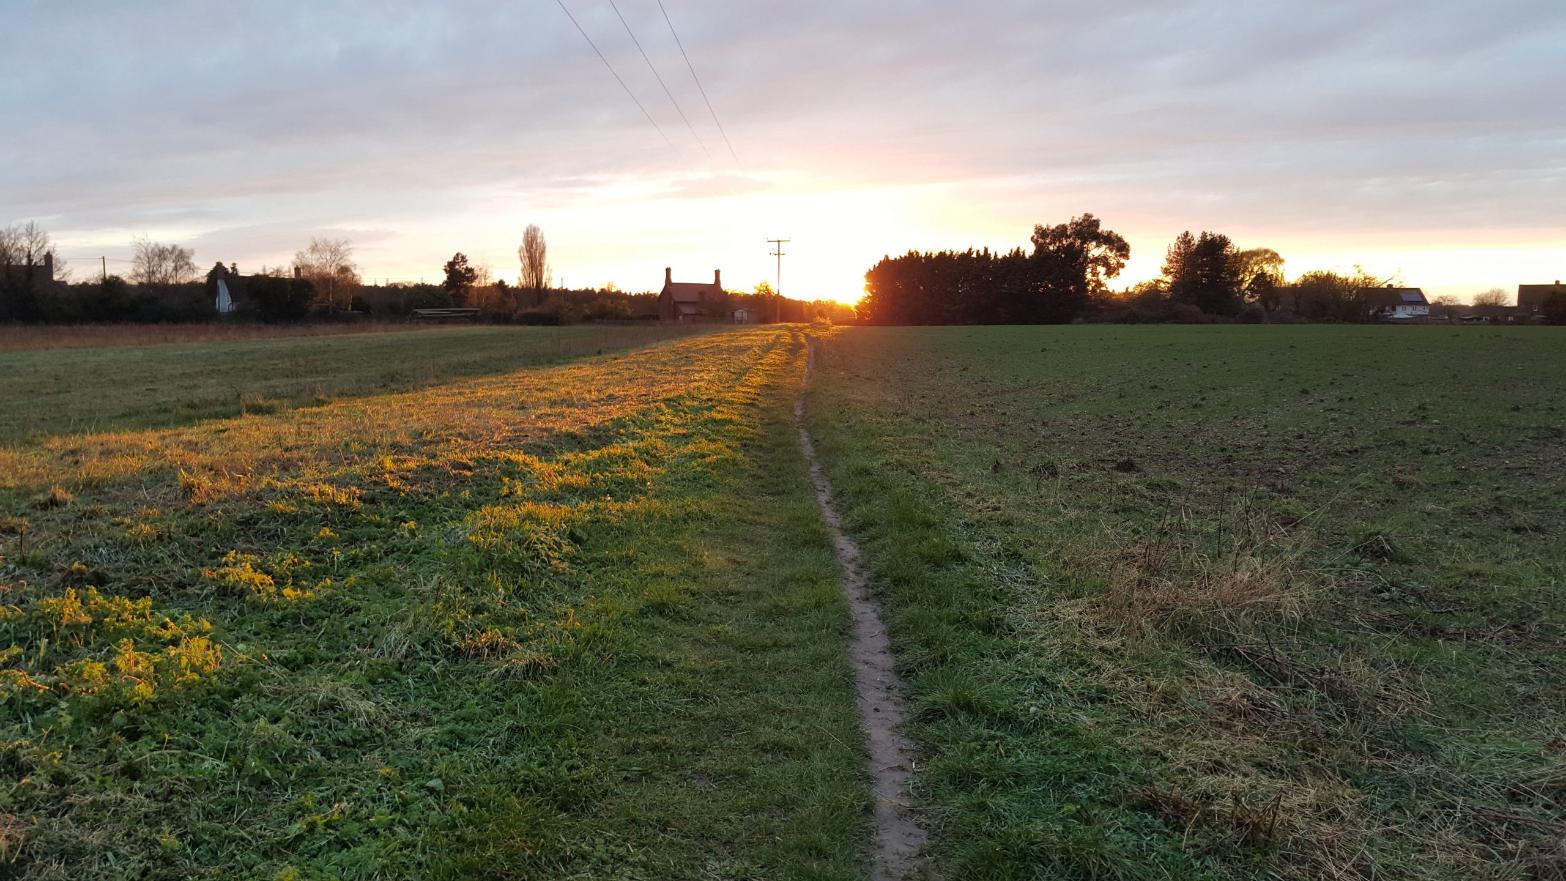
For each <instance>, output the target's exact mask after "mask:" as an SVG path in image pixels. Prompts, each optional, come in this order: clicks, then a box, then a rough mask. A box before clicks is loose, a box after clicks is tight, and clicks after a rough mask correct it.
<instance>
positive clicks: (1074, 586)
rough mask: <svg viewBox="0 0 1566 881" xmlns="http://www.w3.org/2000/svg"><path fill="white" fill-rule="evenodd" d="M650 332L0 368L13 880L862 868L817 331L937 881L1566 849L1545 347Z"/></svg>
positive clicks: (1436, 873) (54, 358)
mask: <svg viewBox="0 0 1566 881" xmlns="http://www.w3.org/2000/svg"><path fill="white" fill-rule="evenodd" d="M660 333H665V334H666V332H662V331H657V330H654V329H642V328H617V329H610V330H605V329H603V328H567V329H564V330H563V331H556V330H555V329H523V328H484V329H478V328H461V329H444V330H430V331H413V332H407V333H398V334H386V335H378V334H354V335H350V336H343V337H331V338H321V339H316V338H306V339H271V340H250V341H239V342H222V343H201V344H180V345H146V346H137V347H101V348H80V349H69V350H64V349H61V350H55V351H39V352H11V353H5V354H0V367H5V368H6V370H4V371H0V373H3V374H4V376H3V378H0V414H3V415H0V877H19V878H25V879H67V878H69V879H90V881H96V879H120V878H147V879H175V878H180V879H185V878H208V877H236V878H265V879H273V878H279V879H337V878H341V879H383V878H384V879H404V878H406V879H416V878H417V879H422V878H451V879H456V878H517V879H555V878H570V879H602V881H611V879H613V881H642V879H647V881H652V879H690V881H696V879H757V881H760V879H815V881H823V879H864V878H866V877H868V876H869V871H870V866H869V861H868V859H867V857H866V853H867V842H868V840H869V837H870V834H871V818H870V804H871V797H870V787H869V772H868V771H867V769H866V768H865V761H864V745H863V737H862V735H861V732H860V730H859V725H858V717H857V715H856V709H855V695H854V690H853V679H852V669H851V667H850V661H849V652H848V642H849V625H848V620H847V619H848V613H847V609H846V606H845V603H844V600H843V599H842V597H841V595H840V591H839V586H838V577H839V572H838V569H837V564H836V561H835V558H834V556H833V551H832V542H831V537H830V534H829V532H828V531H827V530H826V528H825V527H824V525H823V523H822V522H821V517H820V513H819V510H818V508H817V506H816V500H815V498H814V495H813V491H812V487H811V484H810V481H809V478H808V476H807V469H806V463H805V461H804V460H803V458H802V455H801V453H800V450H799V446H798V435H797V433H796V430H795V426H794V423H793V417H792V407H793V404H794V401H795V400H796V398H797V397H798V396H799V394H800V392H801V387H802V382H803V381H804V379H805V366H806V361H807V351H808V347H809V345H811V343H812V341H813V343H814V345H815V346H816V359H815V365H816V370H815V372H814V373H813V375H812V378H811V380H810V381H809V384H808V386H807V388H806V391H805V418H806V422H807V424H808V425H809V426H810V428H811V430H812V432H813V433H814V434H815V436H816V438H817V446H818V449H819V452H820V453H821V455H822V458H823V464H824V465H825V469H826V472H827V474H828V475H829V476H830V477H831V479H832V481H833V482H834V484H835V486H836V490H837V494H838V496H839V499H838V504H839V506H840V508H841V509H842V510H843V511H844V512H845V513H846V515H847V526H848V528H849V531H850V532H851V533H852V534H853V535H854V536H855V537H856V538H857V539H858V540H859V542H860V543H861V544H862V545H863V548H864V552H865V560H864V562H865V564H866V566H867V568H868V569H869V572H870V574H871V576H872V578H871V583H872V589H873V591H874V593H875V595H876V596H877V598H878V599H879V600H880V602H881V603H882V604H883V606H884V614H885V616H886V619H887V623H888V625H889V628H890V631H891V635H892V639H893V646H894V649H895V651H896V653H897V656H898V664H899V667H900V668H901V670H902V672H903V673H904V675H905V678H906V679H907V681H908V683H909V689H910V694H909V700H910V702H911V708H912V711H913V713H912V717H911V718H912V720H913V721H912V725H911V730H910V732H909V733H910V734H911V735H912V736H913V737H914V739H915V740H916V742H917V743H918V745H919V746H920V747H921V748H922V751H923V753H924V759H923V761H921V762H920V763H919V764H918V766H917V768H916V774H915V785H916V792H915V796H916V802H917V806H918V808H919V809H920V810H921V811H922V812H923V813H924V814H925V816H926V817H927V818H928V822H929V825H930V827H931V833H932V836H931V840H932V849H933V851H934V855H935V856H936V858H937V860H938V865H939V869H940V872H939V876H940V877H944V878H947V879H954V881H955V879H964V881H967V879H1019V881H1020V879H1030V881H1031V879H1196V878H1203V879H1206V878H1213V879H1235V881H1239V879H1269V878H1277V879H1359V878H1364V879H1370V878H1376V879H1421V881H1425V879H1428V881H1436V879H1442V881H1445V879H1454V881H1455V879H1460V878H1463V879H1467V878H1481V879H1493V881H1501V879H1516V881H1530V879H1554V878H1559V877H1561V875H1562V873H1563V872H1566V850H1563V846H1562V836H1563V833H1566V652H1563V651H1562V650H1563V648H1566V609H1563V602H1562V599H1561V597H1562V587H1563V581H1566V504H1563V502H1562V499H1563V498H1566V492H1563V491H1566V335H1562V334H1560V333H1557V332H1555V330H1554V329H1551V328H1515V329H1500V328H1497V329H1489V328H1466V327H1465V328H1435V327H1420V328H1383V327H1319V326H1318V327H1303V326H1302V327H1242V326H1222V327H1131V328H1122V327H1057V328H1023V327H1016V328H851V329H838V330H832V329H829V328H824V327H814V328H804V327H800V326H783V327H777V328H758V329H744V330H731V331H727V332H722V333H711V334H702V335H698V336H694V337H689V338H680V339H667V338H660V337H659V336H657V334H660ZM638 334H639V335H638ZM601 351H602V353H601Z"/></svg>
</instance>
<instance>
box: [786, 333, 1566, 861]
mask: <svg viewBox="0 0 1566 881" xmlns="http://www.w3.org/2000/svg"><path fill="white" fill-rule="evenodd" d="M818 368H819V374H818V380H817V383H816V385H815V387H814V389H813V391H812V392H811V394H810V397H809V400H808V413H809V419H810V424H811V427H812V429H813V431H815V432H816V434H817V436H818V438H819V444H818V445H819V448H820V451H821V454H822V455H823V457H824V459H825V462H826V467H827V471H828V472H829V474H830V476H831V478H832V479H833V480H834V482H835V483H836V485H837V489H838V492H839V494H840V496H842V500H841V502H842V505H843V507H844V508H846V510H847V514H848V520H849V527H850V529H851V531H854V532H855V533H856V534H858V535H859V537H860V538H861V540H862V541H863V542H864V544H865V550H866V553H867V555H868V558H869V562H870V564H871V566H872V574H873V576H874V578H875V581H876V584H877V589H878V591H879V595H880V597H881V600H882V602H883V603H884V604H885V605H886V606H887V608H886V610H885V616H886V617H887V619H888V626H889V628H890V630H891V633H892V637H893V643H894V645H895V646H896V648H897V650H898V653H899V660H900V663H901V664H902V665H903V667H904V669H905V672H906V673H907V674H908V679H909V683H910V690H911V692H912V694H911V701H912V706H913V711H914V714H915V719H916V722H915V725H914V730H913V734H914V736H915V738H916V739H917V741H918V742H919V743H920V744H921V745H922V747H923V748H924V749H925V751H926V752H927V754H928V757H929V758H928V762H927V764H926V765H925V766H924V767H923V768H921V770H920V775H919V778H918V786H919V791H920V793H921V795H922V797H923V799H924V801H925V807H926V810H927V811H928V812H929V813H930V815H931V816H932V819H933V824H934V828H935V834H934V836H933V841H934V846H935V848H936V851H937V854H938V856H939V857H940V858H941V860H942V861H943V863H944V865H945V867H946V871H947V876H948V877H951V878H987V879H989V878H1008V879H1024V878H1026V879H1033V878H1234V879H1241V878H1246V879H1249V878H1300V879H1304V878H1332V879H1337V878H1367V879H1368V878H1410V879H1412V878H1417V879H1459V878H1468V879H1471V878H1485V879H1544V878H1560V877H1563V874H1566V850H1563V847H1566V845H1563V834H1566V651H1563V649H1566V643H1563V636H1566V600H1563V590H1566V335H1562V334H1559V333H1556V332H1553V331H1552V330H1550V329H1545V328H1538V329H1523V328H1519V329H1493V330H1492V329H1472V328H1457V329H1448V328H1377V327H1288V328H1247V327H1223V328H1188V327H1157V328H1154V327H1145V328H1143V327H1137V328H1110V327H1096V328H1081V327H1072V328H1021V327H1014V328H859V329H853V330H849V331H846V332H843V333H840V334H839V335H837V336H835V337H833V338H832V339H831V340H830V341H829V342H827V343H826V344H825V345H824V347H823V349H822V351H821V353H820V356H819V358H818Z"/></svg>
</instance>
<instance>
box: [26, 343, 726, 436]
mask: <svg viewBox="0 0 1566 881" xmlns="http://www.w3.org/2000/svg"><path fill="white" fill-rule="evenodd" d="M196 327H198V328H200V329H201V330H199V331H191V330H189V329H181V330H179V331H178V332H177V333H176V334H175V338H176V339H181V340H185V339H187V336H186V335H187V334H195V336H193V337H189V341H186V342H171V343H167V344H162V345H150V344H144V343H146V342H147V338H145V337H143V336H142V334H143V333H148V334H152V335H153V336H152V337H151V339H159V338H160V337H159V334H161V333H163V332H164V329H162V328H157V327H154V328H151V329H148V330H145V331H144V330H143V329H140V328H138V329H135V330H134V331H125V330H123V329H122V328H120V327H117V326H110V328H109V329H105V328H92V327H90V326H89V327H85V328H47V327H46V328H25V329H24V331H21V332H19V333H21V334H22V335H23V336H24V337H26V338H27V339H28V340H32V341H33V342H35V343H37V344H38V346H37V348H34V349H32V350H29V351H18V350H14V349H12V350H7V348H6V346H5V345H4V344H3V343H4V341H5V339H6V338H7V337H6V334H4V333H0V401H3V402H5V407H4V408H3V409H0V443H11V442H16V441H21V440H26V439H29V438H43V437H51V436H56V435H62V434H73V433H90V432H102V431H110V430H118V429H131V428H166V427H170V426H175V425H187V424H190V423H192V422H196V421H199V420H203V419H218V418H223V417H228V416H239V415H243V414H246V413H263V414H264V413H273V412H279V411H283V410H288V409H293V408H295V407H301V406H318V405H321V404H324V403H327V402H330V401H332V400H336V399H338V398H344V397H354V396H359V395H375V394H384V393H387V392H395V391H406V390H409V389H417V388H424V387H427V386H430V385H434V384H437V383H442V382H450V381H453V380H458V379H464V378H468V377H474V376H483V375H489V374H495V373H505V372H509V371H512V370H516V369H518V368H521V367H529V366H538V365H543V364H550V363H559V362H563V361H567V360H570V359H572V358H580V357H583V356H586V355H594V354H602V353H604V352H611V351H621V350H625V349H631V348H635V347H638V346H645V345H649V344H652V343H657V342H663V341H667V340H670V339H674V338H678V337H682V336H688V335H690V334H691V333H693V332H699V330H693V329H692V328H686V327H671V326H661V325H652V326H609V325H602V326H599V325H592V326H589V325H576V326H571V327H444V328H436V329H423V330H401V331H398V332H396V333H367V332H361V333H338V334H327V335H322V334H303V331H304V330H305V328H298V329H289V331H290V333H289V334H288V335H280V336H274V335H272V333H271V329H269V328H246V329H244V330H243V331H241V332H238V334H239V335H238V336H236V337H234V338H233V339H223V340H222V341H215V340H213V339H209V338H207V337H206V336H205V334H206V333H208V332H228V333H234V332H235V331H234V329H232V328H224V327H222V326H217V325H198V326H196ZM328 327H335V325H329V326H328ZM349 327H354V326H353V325H349ZM399 327H402V326H399ZM99 331H102V334H100V333H99ZM127 334H130V335H129V336H127ZM11 336H12V337H14V336H16V333H12V334H11ZM100 337H101V338H103V339H104V341H105V342H106V343H109V344H108V345H104V346H101V347H97V348H69V349H62V348H58V347H53V346H52V344H53V343H62V338H63V339H64V340H66V341H69V340H84V341H92V340H96V339H100ZM45 343H51V345H50V346H45V345H44V344H45Z"/></svg>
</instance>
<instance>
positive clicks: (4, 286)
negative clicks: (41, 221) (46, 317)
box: [0, 253, 55, 321]
mask: <svg viewBox="0 0 1566 881" xmlns="http://www.w3.org/2000/svg"><path fill="white" fill-rule="evenodd" d="M54 288H55V281H54V254H53V253H48V254H45V255H43V259H42V260H41V261H39V262H37V263H0V321H3V320H9V319H22V320H24V321H25V320H31V319H34V318H37V317H38V314H39V309H40V308H41V306H40V304H41V303H42V302H43V300H44V299H45V298H46V297H48V296H49V295H50V294H51V293H52V292H53V291H54Z"/></svg>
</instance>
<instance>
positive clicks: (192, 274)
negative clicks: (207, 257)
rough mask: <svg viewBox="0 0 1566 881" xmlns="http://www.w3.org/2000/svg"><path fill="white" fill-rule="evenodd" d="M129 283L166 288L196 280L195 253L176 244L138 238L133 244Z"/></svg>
mask: <svg viewBox="0 0 1566 881" xmlns="http://www.w3.org/2000/svg"><path fill="white" fill-rule="evenodd" d="M132 248H133V253H132V256H131V271H130V277H131V281H133V282H135V283H136V284H140V285H152V286H167V285H176V284H184V283H185V282H189V281H195V279H196V252H195V251H193V250H191V249H190V248H182V247H180V246H179V245H165V244H162V243H161V242H154V241H150V240H148V239H147V238H145V237H143V238H139V239H137V240H136V241H135V242H134V243H133V244H132Z"/></svg>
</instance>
